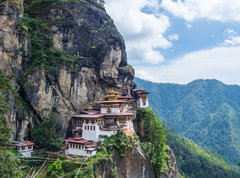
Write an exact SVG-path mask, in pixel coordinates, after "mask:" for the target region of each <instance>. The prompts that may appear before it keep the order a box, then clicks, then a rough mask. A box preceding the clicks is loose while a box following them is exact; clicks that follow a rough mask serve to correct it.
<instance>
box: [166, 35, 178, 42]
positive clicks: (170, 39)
mask: <svg viewBox="0 0 240 178" xmlns="http://www.w3.org/2000/svg"><path fill="white" fill-rule="evenodd" d="M178 39H179V35H178V34H172V35H168V40H169V41H177V40H178Z"/></svg>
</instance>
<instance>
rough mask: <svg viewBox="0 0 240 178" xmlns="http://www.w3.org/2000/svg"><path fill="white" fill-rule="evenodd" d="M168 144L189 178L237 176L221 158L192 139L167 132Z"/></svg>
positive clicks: (180, 167) (237, 173)
mask: <svg viewBox="0 0 240 178" xmlns="http://www.w3.org/2000/svg"><path fill="white" fill-rule="evenodd" d="M168 144H169V146H170V147H171V148H172V149H173V151H174V153H175V156H176V158H177V164H178V167H179V169H180V170H181V173H182V175H184V176H185V177H189V178H200V177H201V178H212V177H217V178H233V177H234V178H239V177H240V173H239V172H236V171H234V170H233V169H232V168H231V167H230V166H229V165H228V164H227V163H226V162H225V161H224V160H223V159H222V158H220V157H218V156H216V155H214V154H213V153H211V152H209V151H207V150H205V149H203V148H202V147H200V146H199V145H197V144H195V143H194V142H193V141H191V140H189V139H186V138H183V137H180V136H176V135H174V134H173V133H169V134H168Z"/></svg>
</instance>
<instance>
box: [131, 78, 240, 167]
mask: <svg viewBox="0 0 240 178" xmlns="http://www.w3.org/2000/svg"><path fill="white" fill-rule="evenodd" d="M135 82H136V84H137V86H138V87H144V88H145V89H146V90H148V91H149V92H150V93H151V95H149V100H150V105H151V106H152V107H153V108H154V110H155V111H156V112H157V114H158V115H159V116H161V117H162V118H163V121H164V122H165V123H166V124H167V125H168V126H169V127H170V128H172V129H174V130H175V131H176V133H177V134H180V135H182V136H185V137H187V138H190V139H192V140H193V141H195V142H196V143H197V144H199V145H201V146H203V147H205V148H207V149H209V150H212V151H213V152H215V153H217V154H218V155H220V156H222V157H223V158H224V159H225V160H226V161H227V162H228V163H231V164H234V165H235V164H236V163H237V162H239V159H240V86H238V85H226V84H224V83H222V82H220V81H218V80H195V81H192V82H190V83H188V84H186V85H180V84H170V83H166V84H165V83H153V82H149V81H146V80H142V79H139V78H135Z"/></svg>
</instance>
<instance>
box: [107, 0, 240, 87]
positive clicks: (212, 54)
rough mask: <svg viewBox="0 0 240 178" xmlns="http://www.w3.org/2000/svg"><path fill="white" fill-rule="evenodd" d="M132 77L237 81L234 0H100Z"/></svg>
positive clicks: (239, 18) (238, 5) (239, 41)
mask: <svg viewBox="0 0 240 178" xmlns="http://www.w3.org/2000/svg"><path fill="white" fill-rule="evenodd" d="M105 1H106V4H105V8H106V10H107V12H108V14H109V15H110V16H111V17H112V18H113V20H114V23H115V25H116V26H117V28H118V30H119V32H120V33H121V34H122V35H123V38H124V39H125V43H126V49H127V55H128V63H129V64H130V65H132V66H133V67H134V69H135V74H136V76H137V77H140V78H142V79H146V80H150V81H153V82H161V83H181V84H185V83H188V82H191V81H193V80H196V79H217V80H220V81H222V82H224V83H226V84H238V85H239V84H240V13H239V12H240V1H239V0H211V1H206V0H105Z"/></svg>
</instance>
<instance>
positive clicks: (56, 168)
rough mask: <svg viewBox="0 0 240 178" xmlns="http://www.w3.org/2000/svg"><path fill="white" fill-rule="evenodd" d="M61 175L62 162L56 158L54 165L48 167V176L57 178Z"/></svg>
mask: <svg viewBox="0 0 240 178" xmlns="http://www.w3.org/2000/svg"><path fill="white" fill-rule="evenodd" d="M62 174H63V168H62V161H61V160H60V159H59V158H57V159H56V161H55V162H54V163H52V164H51V165H50V166H49V167H48V175H49V176H50V177H59V176H60V175H62Z"/></svg>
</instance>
